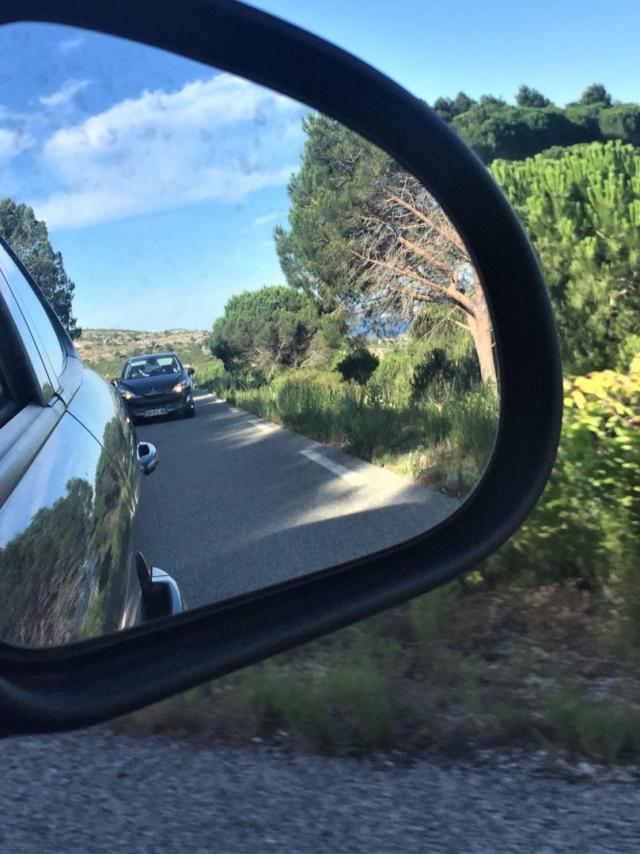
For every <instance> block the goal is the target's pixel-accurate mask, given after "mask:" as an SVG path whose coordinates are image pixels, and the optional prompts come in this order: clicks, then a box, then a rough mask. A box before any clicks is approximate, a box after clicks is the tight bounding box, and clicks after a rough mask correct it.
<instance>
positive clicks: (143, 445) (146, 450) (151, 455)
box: [136, 442, 159, 474]
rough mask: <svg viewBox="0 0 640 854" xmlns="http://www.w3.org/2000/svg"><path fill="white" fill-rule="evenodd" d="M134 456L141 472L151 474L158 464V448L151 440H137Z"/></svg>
mask: <svg viewBox="0 0 640 854" xmlns="http://www.w3.org/2000/svg"><path fill="white" fill-rule="evenodd" d="M136 456H137V458H138V465H139V466H140V468H141V470H142V473H143V474H151V472H152V471H154V469H155V468H156V466H157V465H158V460H159V457H158V450H157V448H156V446H155V445H152V444H151V442H138V447H137V448H136Z"/></svg>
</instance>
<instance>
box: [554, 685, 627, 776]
mask: <svg viewBox="0 0 640 854" xmlns="http://www.w3.org/2000/svg"><path fill="white" fill-rule="evenodd" d="M545 722H546V724H547V727H548V728H549V731H550V735H551V738H552V739H553V740H557V741H560V742H561V743H562V744H563V745H565V746H566V747H568V748H569V749H570V750H576V751H582V752H584V753H586V754H588V755H590V756H593V757H595V758H597V759H604V760H606V761H608V762H612V761H613V760H615V759H617V758H618V757H619V756H621V755H622V754H624V753H637V752H638V751H639V750H640V716H639V715H638V713H637V712H636V711H635V710H634V709H633V708H632V707H631V706H630V705H629V703H627V702H625V701H623V700H611V699H610V698H608V699H607V700H598V701H594V700H589V699H588V698H586V697H584V696H582V695H580V694H578V693H577V692H575V691H572V690H566V689H565V690H562V691H555V692H553V693H552V694H550V695H549V697H548V698H547V709H546V714H545Z"/></svg>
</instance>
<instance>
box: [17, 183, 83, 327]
mask: <svg viewBox="0 0 640 854" xmlns="http://www.w3.org/2000/svg"><path fill="white" fill-rule="evenodd" d="M0 236H2V237H3V238H4V240H6V242H7V243H8V244H9V246H10V247H11V249H13V251H14V252H15V253H16V255H17V256H18V258H19V259H20V260H21V261H22V263H23V264H24V266H25V267H26V269H27V270H28V271H29V273H30V275H31V276H32V277H33V279H34V281H35V282H36V284H37V285H38V286H39V287H40V289H41V290H42V292H43V293H44V295H45V296H46V298H47V299H48V300H49V302H50V303H51V305H52V307H53V310H54V311H55V313H56V314H57V315H58V317H59V318H60V321H61V322H62V325H63V326H64V328H65V329H66V330H67V332H68V333H69V335H70V336H71V338H79V337H80V335H81V333H82V330H81V329H80V328H79V327H78V325H77V323H76V319H75V317H74V316H73V314H72V302H73V294H74V291H75V285H74V283H73V282H72V281H71V279H70V278H69V276H68V275H67V273H66V271H65V269H64V264H63V261H62V254H61V253H60V252H55V251H54V250H53V247H52V246H51V244H50V243H49V233H48V231H47V226H46V224H45V223H44V222H43V221H42V220H37V219H36V218H35V214H34V213H33V209H32V208H30V207H29V206H28V205H25V204H18V203H16V202H14V201H13V199H1V200H0Z"/></svg>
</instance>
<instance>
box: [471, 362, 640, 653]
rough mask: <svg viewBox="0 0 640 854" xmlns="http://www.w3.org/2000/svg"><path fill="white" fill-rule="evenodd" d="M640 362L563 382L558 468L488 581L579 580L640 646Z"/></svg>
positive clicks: (490, 567)
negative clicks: (607, 603)
mask: <svg viewBox="0 0 640 854" xmlns="http://www.w3.org/2000/svg"><path fill="white" fill-rule="evenodd" d="M639 411H640V356H638V357H636V359H635V360H634V362H633V364H632V366H631V370H630V372H629V373H628V374H621V373H615V372H614V371H602V372H598V373H592V374H589V375H587V376H581V377H576V378H575V379H572V380H567V381H566V383H565V418H564V426H563V429H562V437H561V441H560V450H559V454H558V459H557V462H556V466H555V468H554V470H553V472H552V475H551V478H550V480H549V483H548V484H547V488H546V489H545V492H544V494H543V496H542V499H541V500H540V501H539V502H538V504H537V506H536V508H535V509H534V510H533V512H532V513H531V515H530V516H529V518H528V519H527V520H526V522H525V523H524V525H523V526H522V527H521V528H520V530H519V531H518V532H517V533H516V534H515V535H514V537H512V539H511V540H510V541H509V542H508V543H507V544H506V545H505V546H504V547H503V548H502V549H501V550H500V551H499V552H497V553H496V554H495V555H493V556H492V557H491V558H489V559H488V561H487V563H486V565H485V567H484V570H483V572H484V575H485V577H486V578H488V579H492V578H493V579H496V578H500V577H504V576H508V575H512V574H513V572H514V571H520V572H523V573H525V574H528V575H529V576H530V577H531V579H532V580H535V581H536V582H537V583H541V582H544V581H545V580H560V581H563V580H571V579H574V580H580V581H581V582H582V583H585V582H586V583H587V584H589V585H590V586H591V587H595V588H598V589H600V590H603V591H604V592H605V593H606V594H607V595H608V596H609V598H610V599H611V601H612V603H613V604H614V605H615V606H616V607H617V609H618V614H619V619H620V621H622V622H623V623H624V624H625V627H626V630H627V633H628V635H629V637H630V639H631V640H633V641H635V642H637V641H640V575H639V574H638V566H639V565H640V485H639V483H638V471H640V422H639V420H638V412H639Z"/></svg>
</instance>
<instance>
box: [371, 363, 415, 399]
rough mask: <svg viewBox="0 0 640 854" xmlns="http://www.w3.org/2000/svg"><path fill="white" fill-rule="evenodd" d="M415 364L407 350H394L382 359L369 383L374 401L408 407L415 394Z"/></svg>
mask: <svg viewBox="0 0 640 854" xmlns="http://www.w3.org/2000/svg"><path fill="white" fill-rule="evenodd" d="M412 376H413V365H412V363H411V359H410V356H409V354H408V353H407V352H392V353H389V354H388V355H386V356H383V358H382V359H381V360H380V362H379V364H378V366H377V368H376V369H375V371H374V372H373V373H372V374H371V377H370V378H369V381H368V383H367V392H368V395H369V398H370V400H371V401H372V402H376V403H381V404H382V405H383V406H389V407H391V406H396V407H406V406H408V405H409V404H410V402H411V398H412V396H413V387H412V382H411V381H412Z"/></svg>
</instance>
